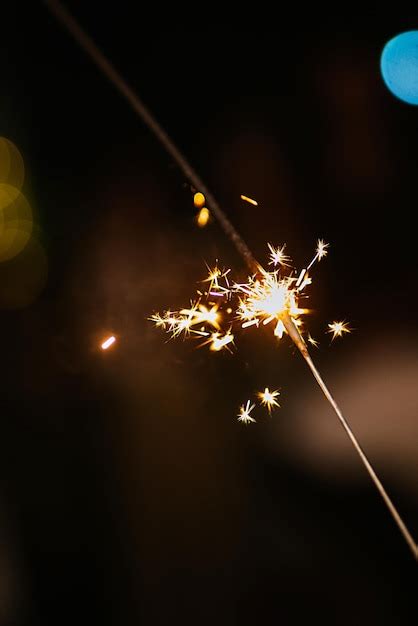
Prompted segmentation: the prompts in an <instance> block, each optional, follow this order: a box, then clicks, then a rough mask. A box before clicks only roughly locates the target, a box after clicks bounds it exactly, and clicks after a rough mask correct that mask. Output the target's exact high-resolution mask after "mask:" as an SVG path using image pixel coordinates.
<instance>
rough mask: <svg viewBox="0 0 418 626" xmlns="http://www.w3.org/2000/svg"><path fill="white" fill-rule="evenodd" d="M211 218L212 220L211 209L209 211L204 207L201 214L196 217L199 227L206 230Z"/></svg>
mask: <svg viewBox="0 0 418 626" xmlns="http://www.w3.org/2000/svg"><path fill="white" fill-rule="evenodd" d="M209 218H210V211H209V209H207V208H206V207H203V208H202V209H200V211H199V213H198V214H197V216H196V222H197V225H198V226H199V227H200V228H204V227H205V226H206V224H207V223H208V222H209Z"/></svg>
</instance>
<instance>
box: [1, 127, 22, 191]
mask: <svg viewBox="0 0 418 626" xmlns="http://www.w3.org/2000/svg"><path fill="white" fill-rule="evenodd" d="M24 178H25V166H24V163H23V158H22V155H21V154H20V152H19V150H18V149H17V148H16V146H15V145H14V143H12V142H11V141H9V139H6V138H5V137H0V183H7V184H8V185H11V186H12V187H16V189H22V185H23V181H24Z"/></svg>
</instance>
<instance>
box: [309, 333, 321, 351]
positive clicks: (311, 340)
mask: <svg viewBox="0 0 418 626" xmlns="http://www.w3.org/2000/svg"><path fill="white" fill-rule="evenodd" d="M308 341H309V343H310V344H311V346H313V347H314V348H317V347H318V346H319V341H317V340H316V339H314V338H313V337H311V335H310V334H308Z"/></svg>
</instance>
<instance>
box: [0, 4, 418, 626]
mask: <svg viewBox="0 0 418 626" xmlns="http://www.w3.org/2000/svg"><path fill="white" fill-rule="evenodd" d="M133 5H134V3H127V2H119V3H117V4H115V5H114V4H113V3H107V4H105V6H103V3H95V2H91V3H80V2H78V3H77V2H71V3H68V6H69V7H70V8H71V10H72V11H73V13H74V15H76V16H77V17H78V18H79V19H80V21H81V23H82V24H83V25H84V27H85V28H86V29H87V30H88V32H89V33H90V34H91V35H92V36H93V37H94V38H95V39H96V41H97V43H98V44H99V45H100V46H101V47H102V48H103V50H104V51H105V53H106V54H107V55H108V56H109V57H110V58H111V60H112V62H113V63H114V64H115V65H116V67H118V68H119V70H120V71H121V73H122V74H123V76H124V77H125V78H126V79H127V80H128V81H129V82H130V83H131V84H132V86H133V87H134V88H135V90H137V91H138V93H139V94H140V96H141V97H142V98H143V100H144V101H145V102H146V103H147V105H148V106H149V107H150V109H151V110H152V111H153V112H154V114H155V115H156V117H157V118H158V119H159V120H160V122H161V123H162V125H163V126H164V127H165V128H166V129H167V130H168V132H169V134H170V135H171V136H172V138H173V139H174V141H175V142H176V143H177V144H178V146H179V147H180V148H181V149H182V150H183V151H184V152H185V154H186V155H187V157H188V158H189V159H190V161H191V163H192V164H193V165H194V166H195V168H196V169H197V171H198V172H199V173H200V174H201V176H202V178H203V179H204V180H205V181H206V182H207V184H208V186H209V188H210V189H211V190H212V191H213V193H214V194H215V196H216V197H217V198H218V200H219V201H220V203H221V205H222V206H223V207H224V209H225V210H226V212H227V214H228V216H229V217H230V218H231V220H232V221H233V223H234V224H235V225H236V227H237V229H238V230H239V232H240V233H241V234H242V235H243V237H244V239H245V240H246V241H247V242H248V244H249V246H250V247H251V248H252V250H253V251H254V254H255V256H256V257H257V258H260V260H263V261H264V260H265V258H266V252H267V250H266V242H267V241H270V242H272V243H274V244H276V245H278V244H281V243H283V242H287V251H288V253H289V254H291V256H292V258H293V259H294V261H295V263H296V265H297V266H299V267H301V266H302V265H303V263H304V262H305V261H306V260H307V259H309V258H311V256H312V252H313V250H314V247H315V242H316V239H317V237H323V238H324V239H325V240H326V241H329V242H330V243H331V247H330V253H329V256H328V257H327V259H326V260H324V261H323V262H322V263H321V265H320V266H318V267H317V269H316V271H315V282H314V287H313V289H312V306H313V308H314V313H313V315H312V317H311V319H310V320H309V328H310V330H311V332H312V334H313V335H314V337H316V338H317V339H319V341H320V342H321V346H320V350H319V351H317V352H315V358H316V361H317V363H318V365H319V367H320V369H321V370H322V371H323V373H324V376H325V378H326V380H327V381H329V384H330V386H331V388H332V389H334V390H335V392H336V396H337V398H338V400H339V401H340V402H341V406H342V408H343V410H345V411H346V413H347V416H348V418H349V420H350V423H351V424H352V426H353V428H354V430H355V432H356V433H357V434H358V436H359V438H360V440H361V441H362V443H363V445H364V447H365V449H366V451H367V453H368V454H369V456H370V458H371V460H372V462H373V464H374V465H375V467H376V470H377V472H378V474H379V475H380V476H381V478H382V480H383V482H384V483H385V485H386V486H387V488H388V490H389V492H390V494H391V495H392V496H393V499H394V501H395V503H396V504H397V506H398V507H399V509H400V511H401V513H402V515H403V517H404V518H405V521H406V522H407V524H408V525H409V526H410V529H411V531H412V533H413V534H415V535H417V534H418V484H417V480H416V476H417V468H418V454H417V451H418V447H417V446H418V443H417V442H418V424H417V411H418V395H417V393H418V392H417V384H416V381H417V376H418V357H417V346H418V342H417V338H418V326H417V322H416V304H417V302H416V270H417V264H416V250H417V245H416V227H415V225H414V224H415V221H416V212H417V201H416V198H417V175H418V166H417V156H416V155H417V139H418V109H417V108H416V107H412V106H409V105H406V104H404V103H402V102H401V101H399V100H397V99H395V98H394V97H393V96H392V95H391V94H390V93H389V92H388V91H387V89H386V88H385V86H384V84H383V82H382V79H381V76H380V70H379V60H380V54H381V50H382V47H383V46H384V44H385V42H386V41H387V40H388V39H389V38H391V37H392V36H394V35H395V34H397V33H398V32H400V31H403V30H410V29H413V28H416V26H417V20H416V19H415V18H414V17H413V16H411V15H406V14H402V12H401V11H398V12H396V13H395V14H390V15H386V16H384V15H380V16H378V15H374V16H372V15H369V16H368V17H367V19H366V20H365V19H364V16H361V19H360V17H359V16H358V15H357V14H354V13H353V15H351V16H347V15H346V16H345V18H344V20H341V19H338V20H335V21H332V20H331V19H329V20H328V22H327V24H328V25H326V24H325V25H324V24H323V25H322V27H321V28H320V29H316V28H313V26H312V25H310V26H309V28H308V27H306V28H302V27H301V25H300V24H298V25H295V23H293V22H284V23H283V24H281V25H280V26H276V27H274V24H272V22H273V16H270V17H269V15H261V10H260V11H259V14H260V15H259V14H258V13H257V14H256V17H261V18H262V20H261V21H260V25H257V26H255V25H253V23H252V20H249V21H248V22H247V23H246V24H244V25H243V26H240V27H238V25H237V26H236V27H235V28H231V27H229V26H227V25H226V24H225V25H219V24H218V25H216V26H214V25H208V26H205V20H204V19H198V18H197V16H196V21H195V23H194V24H193V19H191V20H189V21H190V23H191V25H190V26H187V22H186V21H185V22H184V23H183V24H182V21H181V20H179V22H178V24H175V25H174V26H172V27H171V28H170V27H169V26H168V24H167V26H166V27H165V28H163V27H162V26H161V24H160V21H159V19H157V18H155V17H153V18H148V17H147V18H145V17H144V15H142V16H141V18H140V19H138V17H137V15H136V12H135V6H133ZM189 17H190V16H189ZM342 22H343V23H342ZM0 50H1V55H0V79H1V92H0V103H1V106H0V135H2V136H4V137H7V138H8V139H9V140H11V141H13V142H14V143H15V144H16V145H17V147H18V148H19V150H20V151H21V153H22V155H23V158H24V162H25V167H26V179H25V184H24V193H25V195H26V196H27V198H28V199H29V201H30V203H31V206H32V208H33V209H34V211H35V214H36V219H37V225H38V226H37V229H36V232H35V235H34V238H35V239H36V241H37V242H38V243H37V245H40V246H42V249H43V250H44V251H45V253H46V255H47V259H48V278H47V281H46V285H45V287H44V288H43V289H41V288H40V287H39V289H38V292H37V289H36V288H33V286H32V287H31V289H32V291H31V292H30V293H31V294H32V295H30V296H28V298H27V300H28V301H27V302H26V306H20V307H17V308H16V306H12V305H11V304H10V303H9V304H7V298H3V296H2V303H3V309H2V310H1V311H0V319H1V362H2V368H1V372H2V378H1V407H2V410H1V419H0V459H1V461H0V463H1V469H2V471H1V484H0V623H1V624H2V625H3V624H4V625H9V624H10V625H11V624H13V625H14V624H18V625H21V624H22V625H23V624H25V625H26V624H30V625H31V626H36V625H38V624H39V625H42V626H47V625H49V624H51V625H52V624H54V625H57V624H59V625H60V626H64V625H66V624H72V625H73V624H96V623H97V624H102V625H103V626H105V625H107V624H109V625H110V624H112V625H113V624H115V625H116V624H118V625H120V624H123V625H124V626H128V625H129V624H149V625H154V624H169V623H177V622H178V623H183V624H225V625H226V624H243V625H244V624H254V623H257V624H261V623H263V624H264V623H276V622H277V623H282V624H292V623H302V622H303V623H307V622H309V623H311V622H313V621H315V620H319V623H330V624H338V625H345V624H347V625H348V624H350V625H351V624H376V625H377V624H378V625H379V626H382V625H385V624H397V625H398V624H399V625H403V624H410V623H413V621H414V615H415V608H414V604H416V592H415V589H416V587H415V584H416V578H415V576H416V569H415V564H414V561H413V559H412V556H411V554H410V553H409V552H408V549H407V547H406V545H405V543H404V541H403V539H402V537H401V535H400V534H399V532H398V529H397V528H396V526H395V525H394V523H393V521H392V519H391V518H390V517H389V514H388V512H387V510H386V509H385V507H384V505H383V503H382V502H381V500H380V498H379V496H378V495H377V494H376V492H375V490H374V488H373V486H372V485H371V483H370V480H369V478H368V476H367V475H366V473H365V471H364V470H363V468H362V467H361V465H360V461H359V459H358V458H357V457H356V456H355V453H354V451H353V450H352V448H351V446H350V444H349V441H348V440H347V438H346V436H345V434H344V433H343V431H342V430H341V428H340V426H339V424H338V423H337V420H336V418H335V416H334V415H333V414H332V412H331V411H330V410H329V408H328V406H327V404H326V402H325V400H324V399H323V398H322V397H321V395H320V392H319V390H318V389H317V388H316V387H315V383H314V381H313V380H311V377H310V374H309V372H308V370H307V369H306V366H305V365H304V363H303V361H302V360H301V359H300V357H299V355H298V354H296V353H295V350H294V348H293V347H292V346H291V345H290V343H289V341H288V340H286V339H284V340H283V341H282V342H281V344H280V345H279V346H277V345H276V343H275V342H274V341H273V340H272V337H271V336H270V334H269V333H267V332H266V333H264V334H263V333H261V332H260V333H257V332H256V331H254V332H247V333H246V334H245V335H244V336H242V337H239V338H238V341H237V344H238V349H237V350H236V352H235V354H234V356H232V355H230V354H228V353H221V354H211V353H208V352H207V351H205V350H200V351H199V350H195V345H194V344H193V343H192V342H185V343H183V342H181V341H178V342H170V343H168V344H167V343H166V342H165V339H166V338H165V337H164V335H162V334H161V333H160V332H159V331H157V330H156V329H154V328H153V327H152V325H151V324H150V323H149V322H148V321H147V319H146V318H147V316H149V315H150V314H151V313H152V312H154V311H156V310H163V309H164V308H167V307H172V308H181V307H182V306H184V305H185V304H187V303H188V301H189V299H190V297H192V296H193V293H194V290H195V285H196V283H197V281H198V280H199V279H201V278H202V277H203V275H204V272H205V268H204V262H208V263H213V261H214V260H215V259H216V258H219V259H221V260H222V262H223V263H224V264H225V266H227V267H232V268H233V270H234V273H235V275H236V276H240V275H242V276H244V275H245V267H244V266H243V263H242V260H241V259H240V258H239V257H238V256H237V254H236V252H235V250H234V249H233V248H232V247H231V245H230V243H229V241H228V240H227V239H226V237H225V235H224V234H223V232H222V231H221V230H220V228H219V227H218V226H217V224H216V223H213V222H212V223H211V224H210V225H209V226H208V227H207V228H205V229H198V228H197V227H196V225H195V222H194V214H195V209H194V207H193V202H192V197H193V196H192V192H191V190H190V185H189V184H188V182H187V181H185V179H184V176H183V175H182V173H181V172H180V171H179V170H178V168H177V166H176V165H175V164H174V163H173V162H172V160H171V159H170V158H169V157H168V155H167V154H166V153H165V152H164V150H163V149H162V147H161V146H160V145H159V144H158V143H157V141H156V140H155V139H154V137H153V136H152V135H151V133H150V132H149V131H148V130H147V129H146V128H144V126H143V124H142V122H141V121H140V120H139V119H138V118H137V117H136V116H135V115H134V113H133V112H132V111H131V110H130V108H129V107H128V106H127V104H126V102H125V101H124V100H123V99H122V98H121V97H120V95H119V94H118V93H117V92H116V91H115V89H114V88H113V87H112V86H111V85H109V83H108V82H107V81H106V79H105V78H104V77H103V76H102V75H101V74H100V73H99V72H98V70H97V69H96V68H95V67H94V66H93V65H92V63H91V62H90V60H89V59H87V58H86V56H85V55H84V53H83V52H82V51H81V50H80V49H78V48H77V47H76V45H75V43H74V41H73V40H72V39H71V38H70V37H69V36H68V34H67V33H66V32H64V30H63V29H62V27H61V26H60V25H59V24H58V23H57V22H56V20H55V19H54V18H53V17H52V16H51V15H50V14H49V13H48V11H47V9H46V7H45V6H44V5H43V4H42V3H39V4H38V3H21V2H17V3H15V4H13V5H10V6H9V7H8V8H7V9H5V10H4V11H3V14H2V38H1V47H0ZM242 193H243V194H246V195H248V196H251V197H253V198H256V199H257V200H258V202H259V206H258V207H257V208H255V207H253V206H251V205H249V204H246V203H243V202H242V201H241V200H240V194H242ZM28 250H29V251H28ZM28 250H24V251H23V252H22V253H21V254H22V255H23V256H22V257H21V258H20V259H19V260H18V261H16V260H15V261H14V262H13V263H12V262H8V263H6V264H3V266H2V267H1V268H0V280H1V284H0V290H2V293H8V286H10V281H15V280H17V279H16V276H19V280H20V281H21V284H22V285H23V287H22V289H23V291H24V290H25V289H26V287H25V285H26V282H25V272H27V271H28V272H29V269H28V268H30V266H31V264H32V262H31V257H30V254H31V253H30V249H28ZM25 255H26V257H25ZM16 263H21V264H22V265H19V268H20V269H19V271H18V272H17V270H16V267H17V265H16ZM22 268H23V269H22ZM25 268H26V269H25ZM16 272H17V273H16ZM19 284H20V283H19ZM28 284H29V283H28ZM28 289H29V287H28ZM32 292H33V293H32ZM344 318H345V319H347V320H348V321H349V322H350V324H351V326H352V327H353V328H355V329H356V330H355V332H354V333H353V334H352V335H350V336H348V337H346V338H345V339H344V340H343V341H342V340H340V342H335V343H333V344H332V346H329V343H330V342H329V336H326V335H325V334H324V331H325V330H326V325H327V323H328V322H329V321H332V320H333V319H344ZM110 333H114V334H115V335H116V336H117V337H118V343H117V344H116V346H114V348H113V349H112V350H109V351H108V352H102V351H100V349H99V345H100V342H101V341H102V340H103V338H104V337H106V336H107V335H108V334H110ZM265 385H268V386H270V387H273V388H277V387H280V388H281V391H282V396H281V398H282V408H281V409H280V411H277V412H276V413H274V415H273V418H272V419H271V420H270V419H268V418H267V417H260V419H259V420H258V423H257V424H252V425H249V426H248V427H245V426H244V425H242V424H238V423H237V422H236V419H235V416H236V413H237V408H238V406H239V405H240V404H241V403H242V402H243V401H244V400H246V399H247V398H248V397H250V395H252V394H253V393H254V391H256V390H257V389H259V388H261V387H262V386H265ZM414 600H415V601H414Z"/></svg>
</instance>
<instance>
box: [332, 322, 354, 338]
mask: <svg viewBox="0 0 418 626" xmlns="http://www.w3.org/2000/svg"><path fill="white" fill-rule="evenodd" d="M328 328H329V330H328V331H327V332H329V333H332V341H334V339H335V338H336V337H342V336H343V334H344V333H351V328H349V326H348V324H347V322H332V324H328Z"/></svg>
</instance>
